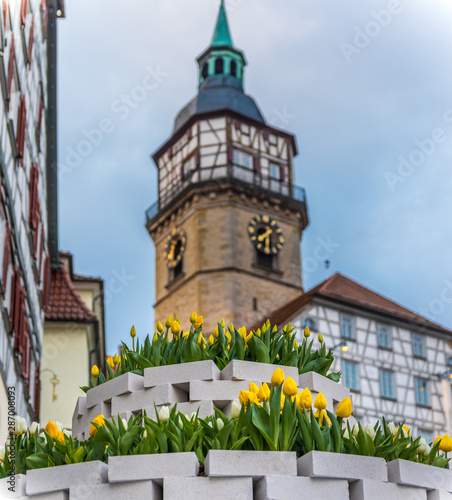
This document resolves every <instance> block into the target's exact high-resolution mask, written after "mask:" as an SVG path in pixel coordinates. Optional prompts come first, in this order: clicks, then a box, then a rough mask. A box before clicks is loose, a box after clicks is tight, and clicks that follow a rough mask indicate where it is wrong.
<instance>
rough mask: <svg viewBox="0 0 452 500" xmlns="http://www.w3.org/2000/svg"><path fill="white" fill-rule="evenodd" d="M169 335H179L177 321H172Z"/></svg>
mask: <svg viewBox="0 0 452 500" xmlns="http://www.w3.org/2000/svg"><path fill="white" fill-rule="evenodd" d="M171 333H172V334H173V335H177V334H178V333H180V323H179V322H177V321H173V324H172V325H171Z"/></svg>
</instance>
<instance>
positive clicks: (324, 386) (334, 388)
mask: <svg viewBox="0 0 452 500" xmlns="http://www.w3.org/2000/svg"><path fill="white" fill-rule="evenodd" d="M298 383H299V387H300V388H301V389H304V388H305V387H308V388H309V390H310V391H314V392H316V393H319V392H322V393H323V394H324V395H325V396H329V397H330V398H331V399H332V400H333V402H334V403H337V402H339V401H342V400H343V399H344V398H349V397H350V389H349V388H348V387H345V386H344V385H342V384H339V383H337V382H333V381H332V380H330V379H329V378H327V377H324V376H323V375H319V374H318V373H316V372H308V373H303V374H301V375H300V376H299V382H298Z"/></svg>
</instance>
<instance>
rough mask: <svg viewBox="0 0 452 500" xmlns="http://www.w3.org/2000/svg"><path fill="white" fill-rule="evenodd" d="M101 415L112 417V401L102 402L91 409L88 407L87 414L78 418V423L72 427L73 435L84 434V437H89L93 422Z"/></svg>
mask: <svg viewBox="0 0 452 500" xmlns="http://www.w3.org/2000/svg"><path fill="white" fill-rule="evenodd" d="M99 415H103V416H104V417H105V418H110V417H111V405H110V403H105V402H102V403H99V404H97V405H96V406H93V408H90V409H89V410H88V409H87V410H86V412H85V414H84V415H83V416H82V417H80V418H78V419H77V422H76V425H75V426H74V427H73V429H72V435H73V436H75V435H76V436H79V435H82V436H83V439H88V437H89V430H90V427H91V422H92V421H93V420H94V419H95V418H96V417H97V416H99Z"/></svg>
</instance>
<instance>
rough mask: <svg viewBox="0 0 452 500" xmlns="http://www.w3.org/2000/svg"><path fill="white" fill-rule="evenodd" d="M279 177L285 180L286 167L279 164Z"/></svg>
mask: <svg viewBox="0 0 452 500" xmlns="http://www.w3.org/2000/svg"><path fill="white" fill-rule="evenodd" d="M279 178H280V179H281V181H282V182H285V181H286V167H285V166H284V165H280V166H279Z"/></svg>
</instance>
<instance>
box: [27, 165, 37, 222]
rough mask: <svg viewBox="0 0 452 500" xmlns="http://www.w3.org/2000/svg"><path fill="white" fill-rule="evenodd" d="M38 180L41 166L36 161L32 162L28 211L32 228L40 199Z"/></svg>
mask: <svg viewBox="0 0 452 500" xmlns="http://www.w3.org/2000/svg"><path fill="white" fill-rule="evenodd" d="M38 180H39V168H38V165H37V164H36V163H32V166H31V171H30V193H29V196H30V206H29V211H28V224H29V226H30V228H31V229H35V227H34V226H33V223H34V217H35V212H36V203H37V201H38Z"/></svg>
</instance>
